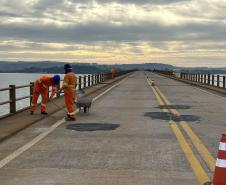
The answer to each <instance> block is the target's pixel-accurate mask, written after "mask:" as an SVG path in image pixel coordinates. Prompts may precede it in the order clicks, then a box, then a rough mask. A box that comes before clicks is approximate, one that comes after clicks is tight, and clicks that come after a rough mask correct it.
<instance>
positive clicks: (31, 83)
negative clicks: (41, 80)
mask: <svg viewBox="0 0 226 185" xmlns="http://www.w3.org/2000/svg"><path fill="white" fill-rule="evenodd" d="M33 92H34V82H30V105H31V103H32V97H33Z"/></svg>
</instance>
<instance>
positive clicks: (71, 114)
mask: <svg viewBox="0 0 226 185" xmlns="http://www.w3.org/2000/svg"><path fill="white" fill-rule="evenodd" d="M67 114H68V115H70V116H74V115H75V111H74V112H68V113H67Z"/></svg>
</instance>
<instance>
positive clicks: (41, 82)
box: [38, 79, 47, 88]
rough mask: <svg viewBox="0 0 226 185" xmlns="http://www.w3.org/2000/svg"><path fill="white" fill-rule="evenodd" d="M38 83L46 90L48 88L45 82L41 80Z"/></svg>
mask: <svg viewBox="0 0 226 185" xmlns="http://www.w3.org/2000/svg"><path fill="white" fill-rule="evenodd" d="M38 82H39V83H40V84H41V85H42V86H43V87H45V88H47V86H46V85H45V84H44V83H43V81H42V80H41V79H39V80H38Z"/></svg>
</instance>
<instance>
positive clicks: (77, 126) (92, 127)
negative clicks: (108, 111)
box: [66, 123, 120, 132]
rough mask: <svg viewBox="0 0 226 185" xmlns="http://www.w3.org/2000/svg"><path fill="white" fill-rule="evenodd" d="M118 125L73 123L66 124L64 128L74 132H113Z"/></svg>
mask: <svg viewBox="0 0 226 185" xmlns="http://www.w3.org/2000/svg"><path fill="white" fill-rule="evenodd" d="M119 126H120V125H119V124H111V123H73V124H68V125H67V126H66V128H67V129H70V130H76V131H80V132H83V131H98V130H104V131H110V130H115V129H117V128H118V127H119Z"/></svg>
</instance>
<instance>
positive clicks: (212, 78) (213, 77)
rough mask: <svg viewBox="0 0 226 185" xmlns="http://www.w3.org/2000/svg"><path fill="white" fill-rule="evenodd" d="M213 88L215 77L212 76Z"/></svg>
mask: <svg viewBox="0 0 226 185" xmlns="http://www.w3.org/2000/svg"><path fill="white" fill-rule="evenodd" d="M212 86H214V75H212Z"/></svg>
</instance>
